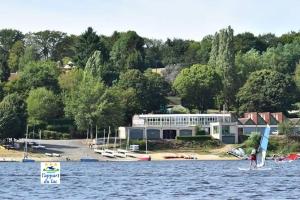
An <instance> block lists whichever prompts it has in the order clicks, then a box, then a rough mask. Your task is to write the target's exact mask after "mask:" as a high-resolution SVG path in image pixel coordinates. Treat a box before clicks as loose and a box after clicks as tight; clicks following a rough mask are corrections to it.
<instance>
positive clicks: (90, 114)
mask: <svg viewBox="0 0 300 200" xmlns="http://www.w3.org/2000/svg"><path fill="white" fill-rule="evenodd" d="M104 92H105V87H104V85H103V83H102V82H99V80H98V79H96V78H94V77H93V76H92V75H91V74H89V73H87V72H85V73H84V75H83V78H82V80H81V81H80V83H79V85H75V87H74V88H72V89H71V90H70V92H69V93H68V94H67V95H66V96H65V97H64V105H65V113H66V115H67V116H68V117H70V118H73V119H74V121H75V123H76V126H77V127H78V129H79V130H86V129H90V128H91V127H92V126H93V125H96V122H97V121H99V109H101V97H102V96H103V94H104Z"/></svg>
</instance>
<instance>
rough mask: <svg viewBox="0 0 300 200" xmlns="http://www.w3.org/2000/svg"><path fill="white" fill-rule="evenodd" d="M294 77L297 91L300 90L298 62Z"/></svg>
mask: <svg viewBox="0 0 300 200" xmlns="http://www.w3.org/2000/svg"><path fill="white" fill-rule="evenodd" d="M294 79H295V83H296V86H297V88H298V91H300V63H298V64H297V65H296V69H295V76H294Z"/></svg>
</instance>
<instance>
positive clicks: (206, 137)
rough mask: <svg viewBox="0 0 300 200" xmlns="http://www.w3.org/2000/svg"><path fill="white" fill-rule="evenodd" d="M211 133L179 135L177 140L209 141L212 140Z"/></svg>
mask: <svg viewBox="0 0 300 200" xmlns="http://www.w3.org/2000/svg"><path fill="white" fill-rule="evenodd" d="M211 139H212V138H211V136H210V135H196V136H177V137H176V140H182V141H207V140H211Z"/></svg>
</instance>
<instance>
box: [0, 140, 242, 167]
mask: <svg viewBox="0 0 300 200" xmlns="http://www.w3.org/2000/svg"><path fill="white" fill-rule="evenodd" d="M29 142H37V141H36V140H30V141H29ZM40 143H41V144H42V145H43V146H45V147H46V149H44V150H33V151H29V152H28V157H29V158H30V159H34V160H35V161H80V159H81V158H83V157H85V158H93V159H98V160H99V161H134V160H138V159H134V158H132V157H131V158H130V157H127V158H107V157H103V156H101V155H100V154H97V153H95V152H94V150H93V148H90V146H89V145H88V142H87V140H85V139H83V140H42V141H40ZM229 148H230V147H225V148H224V147H223V148H219V149H214V150H212V151H210V152H198V151H194V150H186V151H182V150H180V151H176V150H165V151H163V150H162V151H154V152H152V151H149V152H148V153H147V155H149V156H150V157H151V160H153V161H155V160H193V159H194V160H195V159H197V160H237V158H235V157H233V156H229V155H226V151H227V149H229ZM29 149H30V148H29ZM46 154H47V155H48V156H47V155H46ZM133 154H134V155H136V157H140V156H144V155H146V154H145V153H144V152H136V153H133ZM49 155H50V156H49ZM23 156H24V152H23V150H22V149H19V150H12V149H11V150H8V149H4V148H3V147H1V148H0V162H1V161H21V160H22V159H23Z"/></svg>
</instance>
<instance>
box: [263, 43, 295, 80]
mask: <svg viewBox="0 0 300 200" xmlns="http://www.w3.org/2000/svg"><path fill="white" fill-rule="evenodd" d="M299 59H300V43H299V42H296V41H295V42H293V43H289V44H285V45H281V44H280V45H278V46H277V47H272V48H269V49H268V50H267V51H266V52H264V53H263V54H262V61H263V65H264V68H265V69H272V70H276V71H278V72H281V73H284V74H290V75H291V74H293V73H294V71H295V67H296V64H297V62H298V61H299Z"/></svg>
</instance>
